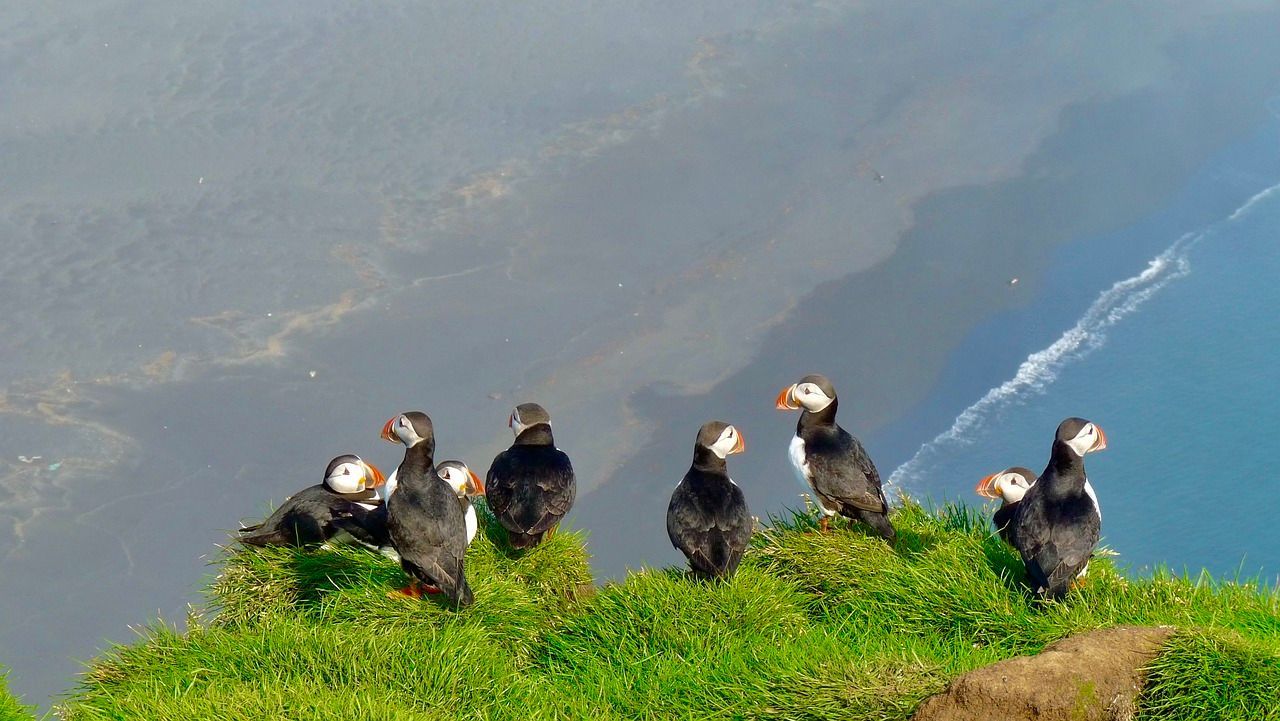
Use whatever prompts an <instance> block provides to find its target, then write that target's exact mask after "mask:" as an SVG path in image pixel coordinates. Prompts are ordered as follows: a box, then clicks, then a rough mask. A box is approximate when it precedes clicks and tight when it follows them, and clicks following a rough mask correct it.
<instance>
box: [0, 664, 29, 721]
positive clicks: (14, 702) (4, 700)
mask: <svg viewBox="0 0 1280 721" xmlns="http://www.w3.org/2000/svg"><path fill="white" fill-rule="evenodd" d="M8 678H9V672H8V671H7V670H5V668H4V667H3V666H0V721H19V719H33V718H35V717H34V716H33V715H32V709H31V707H29V706H25V705H23V704H22V702H21V701H19V700H18V699H17V697H15V696H14V695H13V694H12V693H9V684H8V683H7V681H8Z"/></svg>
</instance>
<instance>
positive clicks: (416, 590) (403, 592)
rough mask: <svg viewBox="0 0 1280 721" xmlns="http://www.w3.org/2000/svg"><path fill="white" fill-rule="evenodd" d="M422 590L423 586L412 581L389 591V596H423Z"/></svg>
mask: <svg viewBox="0 0 1280 721" xmlns="http://www.w3.org/2000/svg"><path fill="white" fill-rule="evenodd" d="M422 591H423V589H422V586H419V585H418V584H416V583H411V584H409V585H408V586H405V587H404V588H401V589H398V590H395V591H392V592H391V593H388V594H387V596H389V597H390V598H422Z"/></svg>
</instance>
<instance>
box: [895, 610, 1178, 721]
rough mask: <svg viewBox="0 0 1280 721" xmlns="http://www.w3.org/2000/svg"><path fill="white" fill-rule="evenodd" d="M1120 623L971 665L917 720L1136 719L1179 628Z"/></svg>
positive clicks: (927, 702) (931, 700)
mask: <svg viewBox="0 0 1280 721" xmlns="http://www.w3.org/2000/svg"><path fill="white" fill-rule="evenodd" d="M1173 631H1174V629H1172V628H1168V627H1161V628H1152V627H1145V626H1117V627H1115V628H1105V629H1101V630H1098V631H1090V632H1088V633H1083V634H1080V635H1078V636H1072V637H1070V638H1065V639H1062V640H1061V641H1058V642H1056V643H1053V644H1050V645H1049V646H1047V647H1045V649H1044V651H1041V652H1040V653H1039V654H1037V655H1035V656H1019V657H1017V658H1011V659H1009V660H1007V661H1001V662H1000V663H994V664H992V665H990V666H986V667H984V668H980V669H976V670H974V671H970V672H969V673H967V674H965V675H963V676H961V677H959V678H957V679H955V680H954V681H952V682H951V684H950V685H949V686H948V687H947V690H946V691H943V692H942V693H940V694H938V695H936V696H933V697H932V698H929V699H926V700H925V702H924V703H923V704H921V705H920V708H919V709H917V710H916V714H915V716H914V717H913V720H914V721H987V720H988V719H992V720H996V719H998V720H1001V721H1019V720H1020V719H1036V720H1037V721H1059V720H1061V721H1129V720H1130V719H1132V718H1133V714H1134V711H1135V708H1136V705H1137V698H1138V692H1139V691H1141V690H1142V685H1143V683H1144V682H1145V681H1146V674H1145V672H1144V671H1143V668H1144V667H1145V666H1147V664H1149V663H1150V662H1151V661H1152V660H1153V659H1154V658H1155V657H1156V654H1157V653H1159V652H1160V648H1161V646H1162V644H1163V643H1164V640H1165V639H1166V638H1168V637H1169V634H1171V633H1173Z"/></svg>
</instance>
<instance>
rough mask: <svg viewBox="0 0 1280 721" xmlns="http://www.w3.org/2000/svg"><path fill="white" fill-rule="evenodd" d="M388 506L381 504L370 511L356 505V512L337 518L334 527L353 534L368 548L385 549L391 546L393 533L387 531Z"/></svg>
mask: <svg viewBox="0 0 1280 721" xmlns="http://www.w3.org/2000/svg"><path fill="white" fill-rule="evenodd" d="M387 519H388V516H387V506H386V504H379V505H378V506H377V507H376V508H374V509H373V510H368V509H366V508H364V507H362V506H360V505H359V504H356V511H355V512H353V513H352V514H351V515H350V516H344V517H341V518H335V519H334V520H333V525H334V527H336V528H338V529H339V530H342V531H346V532H347V533H349V534H351V536H352V537H353V538H355V539H356V540H357V541H359V542H360V543H363V544H364V545H366V546H372V547H376V548H383V547H385V546H390V545H391V532H390V531H389V530H388V529H387Z"/></svg>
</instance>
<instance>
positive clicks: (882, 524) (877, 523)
mask: <svg viewBox="0 0 1280 721" xmlns="http://www.w3.org/2000/svg"><path fill="white" fill-rule="evenodd" d="M845 508H847V509H849V510H852V511H853V512H854V514H855V515H854V517H855V518H857V519H858V520H859V521H862V522H863V523H865V524H867V525H868V526H871V528H872V529H874V530H875V532H876V533H877V534H879V536H880V537H881V538H883V539H884V540H886V541H888V542H889V543H890V544H892V543H893V541H894V539H895V538H896V537H897V535H898V534H897V532H896V531H894V530H893V524H892V523H889V516H888V515H886V514H884V513H875V512H873V511H865V510H863V509H861V508H849V507H848V506H845Z"/></svg>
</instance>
